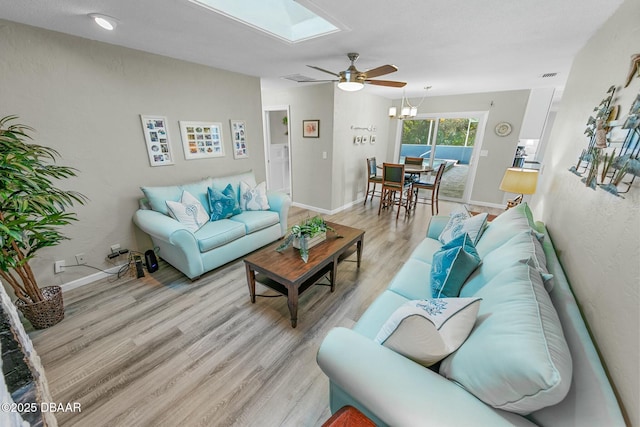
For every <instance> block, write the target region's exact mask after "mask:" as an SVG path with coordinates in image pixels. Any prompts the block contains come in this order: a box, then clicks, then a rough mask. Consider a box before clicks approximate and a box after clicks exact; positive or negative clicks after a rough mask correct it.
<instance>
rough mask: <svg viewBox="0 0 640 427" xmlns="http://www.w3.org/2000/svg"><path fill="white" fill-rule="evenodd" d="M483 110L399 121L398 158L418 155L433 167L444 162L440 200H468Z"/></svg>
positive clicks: (480, 134)
mask: <svg viewBox="0 0 640 427" xmlns="http://www.w3.org/2000/svg"><path fill="white" fill-rule="evenodd" d="M485 122H486V112H466V113H441V114H429V115H421V116H417V117H415V118H414V119H410V120H403V121H402V122H401V124H399V126H400V129H399V132H398V133H399V135H400V137H399V143H400V147H399V148H400V149H399V150H397V152H398V157H399V159H398V160H399V161H402V159H403V157H405V156H411V157H422V158H424V159H425V162H428V163H429V165H430V166H431V167H432V168H433V169H434V170H436V169H437V168H438V167H439V166H440V164H442V163H444V164H445V172H444V174H443V176H442V181H441V184H440V197H441V198H442V199H444V200H452V201H459V202H463V203H468V202H469V200H470V198H471V189H472V187H473V181H474V178H475V172H476V167H477V158H478V153H479V150H480V146H481V144H482V135H483V134H484V126H485Z"/></svg>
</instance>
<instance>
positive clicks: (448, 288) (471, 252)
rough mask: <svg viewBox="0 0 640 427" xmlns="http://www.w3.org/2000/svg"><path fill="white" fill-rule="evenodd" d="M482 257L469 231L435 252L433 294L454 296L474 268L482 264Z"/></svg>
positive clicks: (432, 281) (432, 270) (440, 296)
mask: <svg viewBox="0 0 640 427" xmlns="http://www.w3.org/2000/svg"><path fill="white" fill-rule="evenodd" d="M480 262H481V261H480V257H479V256H478V252H476V248H475V247H474V246H473V242H472V241H471V238H470V237H469V235H468V234H467V233H464V234H462V235H460V236H459V237H456V238H455V239H453V240H451V241H450V242H449V243H447V244H446V245H444V246H442V248H441V249H440V250H439V251H438V252H436V253H435V254H433V263H432V264H431V296H432V297H433V298H443V297H449V298H454V297H457V296H458V295H459V294H460V289H461V288H462V285H464V282H465V280H467V277H469V275H470V274H471V273H473V270H475V269H476V267H478V265H480Z"/></svg>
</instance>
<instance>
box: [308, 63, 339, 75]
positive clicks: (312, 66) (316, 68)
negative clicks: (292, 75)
mask: <svg viewBox="0 0 640 427" xmlns="http://www.w3.org/2000/svg"><path fill="white" fill-rule="evenodd" d="M307 67H309V68H313V69H314V70H318V71H322V72H323V73H327V74H331V75H332V76H336V77H340V75H339V74H336V73H334V72H333V71H329V70H325V69H324V68H320V67H316V66H315V65H307Z"/></svg>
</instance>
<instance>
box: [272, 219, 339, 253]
mask: <svg viewBox="0 0 640 427" xmlns="http://www.w3.org/2000/svg"><path fill="white" fill-rule="evenodd" d="M327 231H332V232H334V233H335V232H336V231H335V230H334V229H333V228H331V227H330V226H328V225H327V223H326V222H325V221H324V219H322V217H321V216H320V215H316V216H314V217H312V218H307V219H305V220H304V221H302V222H301V223H300V224H296V225H294V226H293V227H291V228H290V229H289V235H288V236H287V237H286V238H285V239H284V241H283V242H282V243H281V244H280V246H278V247H277V248H276V251H278V252H282V251H284V250H285V249H287V248H288V247H289V246H291V244H292V243H294V240H296V239H297V241H298V242H299V245H300V256H301V257H302V260H303V261H304V262H307V261H309V241H310V240H311V239H313V238H314V237H316V236H318V235H320V234H323V233H324V234H326V232H327ZM338 237H342V236H340V235H338Z"/></svg>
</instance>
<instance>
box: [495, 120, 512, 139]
mask: <svg viewBox="0 0 640 427" xmlns="http://www.w3.org/2000/svg"><path fill="white" fill-rule="evenodd" d="M510 133H511V125H510V124H509V123H507V122H501V123H498V124H497V125H496V135H498V136H507V135H509V134H510Z"/></svg>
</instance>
